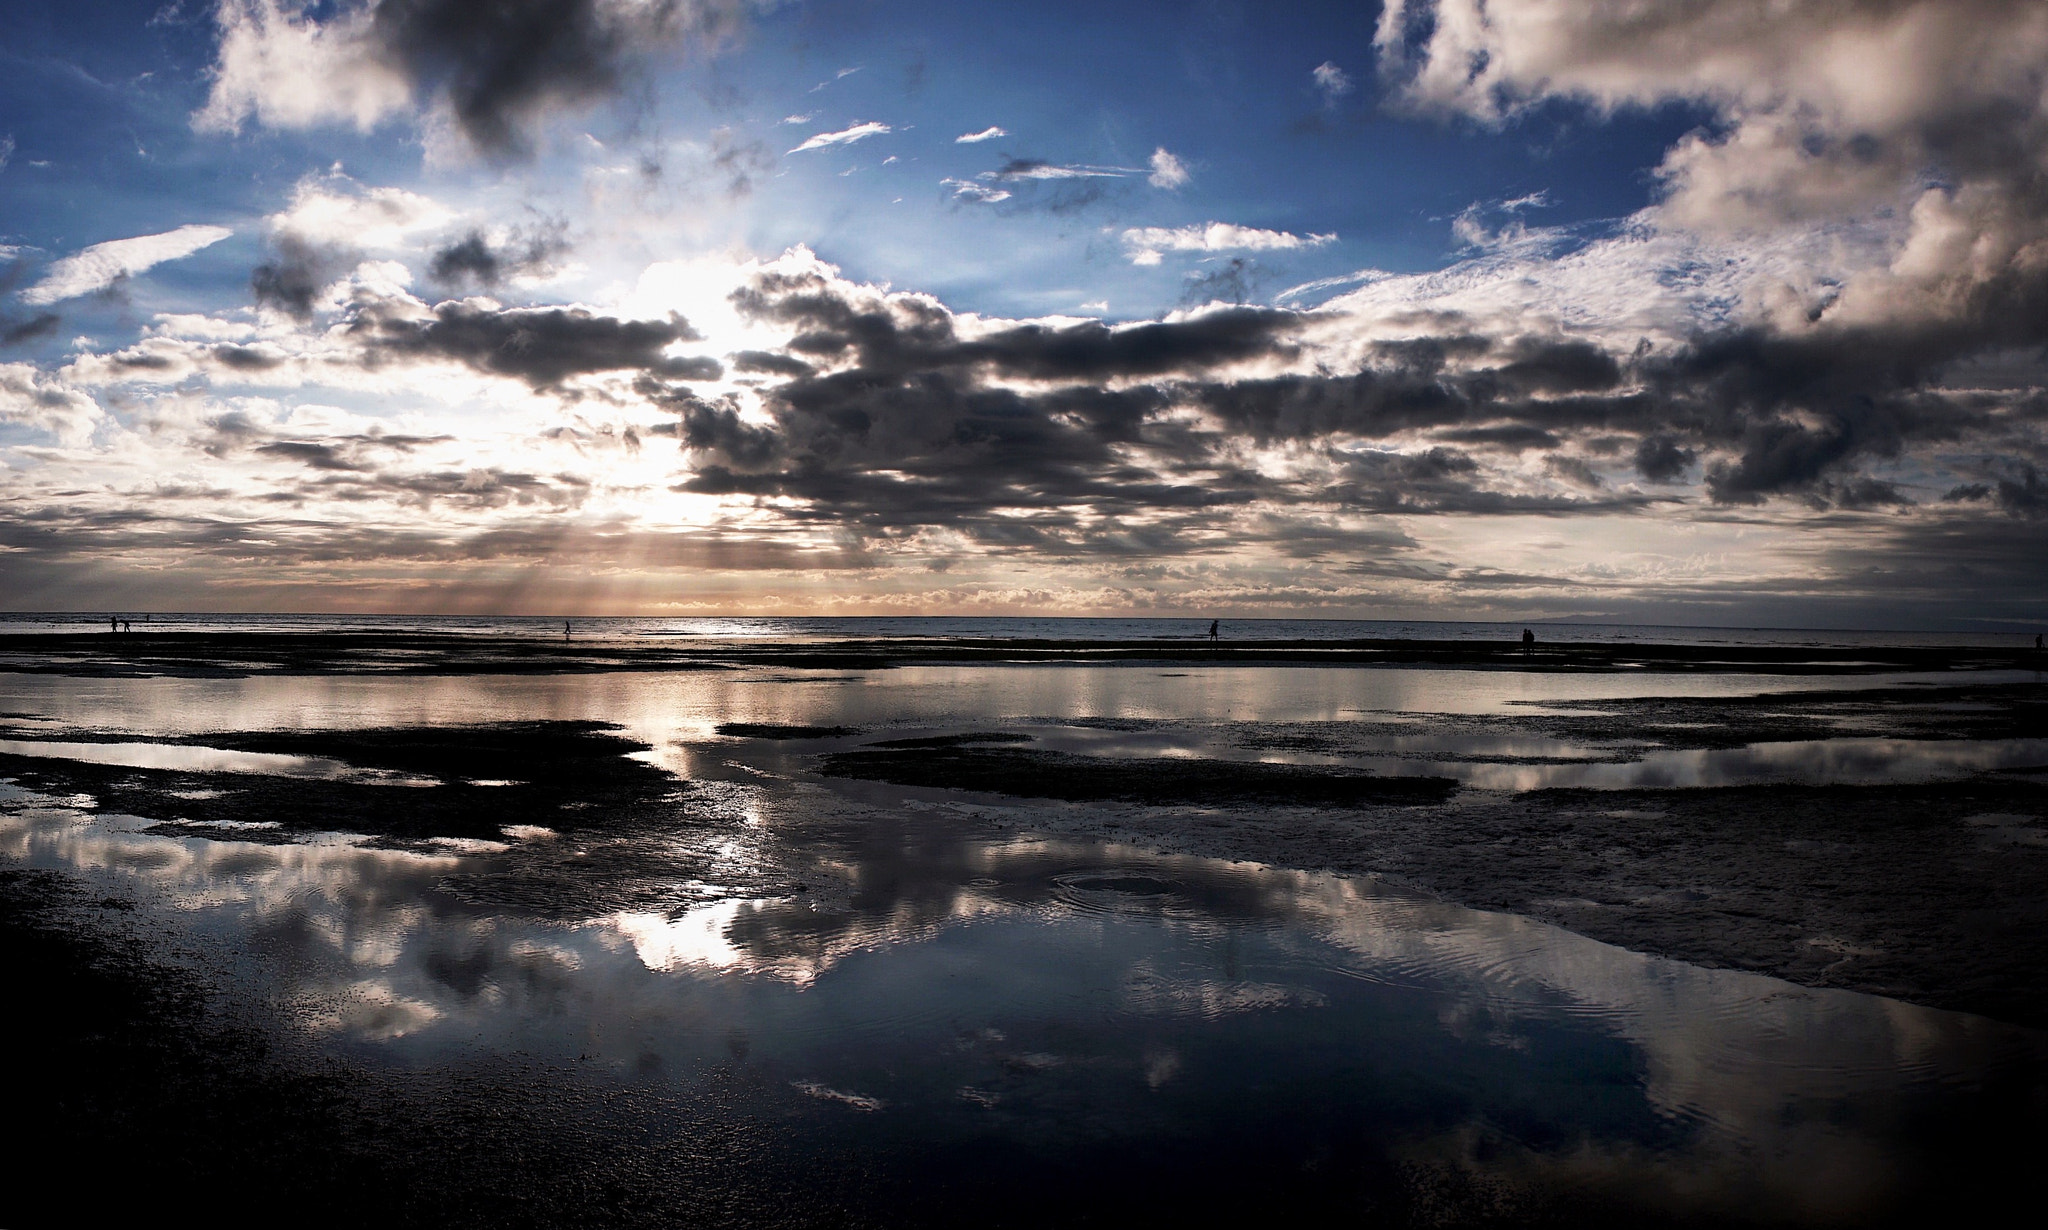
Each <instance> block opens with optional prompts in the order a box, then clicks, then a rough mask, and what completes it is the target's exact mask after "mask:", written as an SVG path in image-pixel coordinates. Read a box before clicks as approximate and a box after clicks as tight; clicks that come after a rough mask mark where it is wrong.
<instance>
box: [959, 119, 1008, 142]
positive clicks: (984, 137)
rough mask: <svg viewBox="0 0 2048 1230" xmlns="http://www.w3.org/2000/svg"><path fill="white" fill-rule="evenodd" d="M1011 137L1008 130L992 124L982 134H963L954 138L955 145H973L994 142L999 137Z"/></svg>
mask: <svg viewBox="0 0 2048 1230" xmlns="http://www.w3.org/2000/svg"><path fill="white" fill-rule="evenodd" d="M1009 135H1010V134H1009V132H1008V130H1006V129H1002V128H997V127H996V126H995V125H993V124H991V125H989V126H988V127H987V128H984V129H982V130H981V131H980V132H963V133H961V134H960V135H959V136H957V137H954V138H953V144H955V145H972V144H974V143H975V142H976V141H993V140H995V139H996V138H997V137H1007V136H1009Z"/></svg>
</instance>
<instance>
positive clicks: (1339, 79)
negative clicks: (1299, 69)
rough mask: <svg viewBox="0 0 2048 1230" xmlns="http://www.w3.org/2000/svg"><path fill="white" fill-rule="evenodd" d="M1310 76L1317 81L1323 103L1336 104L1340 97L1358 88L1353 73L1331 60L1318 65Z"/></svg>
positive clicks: (1318, 91) (1317, 89)
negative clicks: (1353, 80)
mask: <svg viewBox="0 0 2048 1230" xmlns="http://www.w3.org/2000/svg"><path fill="white" fill-rule="evenodd" d="M1309 78H1310V80H1312V81H1314V82H1315V87H1316V92H1317V93H1319V94H1321V95H1322V96H1323V103H1324V105H1326V106H1334V105H1335V104H1336V102H1337V100H1338V99H1340V98H1342V97H1344V96H1345V95H1346V94H1349V93H1350V92H1351V91H1352V90H1353V89H1355V88H1357V87H1356V86H1355V85H1354V84H1353V83H1352V80H1351V74H1349V73H1347V72H1345V71H1344V70H1343V69H1341V68H1339V67H1337V65H1336V63H1335V62H1334V61H1331V60H1324V61H1323V62H1322V63H1321V64H1318V65H1316V66H1315V70H1314V71H1313V72H1311V73H1310V74H1309Z"/></svg>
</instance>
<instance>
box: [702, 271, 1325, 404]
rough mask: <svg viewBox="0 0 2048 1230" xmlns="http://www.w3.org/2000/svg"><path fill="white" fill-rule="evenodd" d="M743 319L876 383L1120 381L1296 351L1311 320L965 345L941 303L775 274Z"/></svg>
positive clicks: (1105, 330)
mask: <svg viewBox="0 0 2048 1230" xmlns="http://www.w3.org/2000/svg"><path fill="white" fill-rule="evenodd" d="M732 299H733V303H734V305H735V306H736V307H738V308H739V310H740V311H741V313H742V314H744V315H746V316H749V317H751V318H753V319H756V320H765V321H773V322H775V323H778V324H783V325H788V326H790V327H792V328H793V329H794V330H795V335H794V337H793V338H792V340H791V343H790V349H792V350H796V351H798V352H800V353H803V354H808V355H813V356H817V357H820V358H834V357H839V356H843V355H845V354H846V353H847V352H849V351H851V352H852V358H853V362H854V363H855V365H856V366H857V367H858V368H859V369H860V370H861V371H863V372H865V373H868V374H869V375H870V376H889V377H894V376H899V375H902V374H905V373H909V372H920V371H922V372H936V371H943V370H948V369H958V368H970V367H986V368H987V369H989V370H990V371H991V372H992V373H993V374H996V375H1000V376H1010V377H1018V378H1023V379H1032V380H1113V379H1117V378H1127V379H1128V378H1140V377H1152V376H1161V375H1170V374H1193V373H1196V372H1199V371H1201V370H1203V369H1206V368H1210V367H1216V366H1221V365H1224V364H1229V363H1234V362H1241V361H1245V360H1251V359H1259V358H1287V357H1291V356H1293V355H1294V354H1296V353H1297V352H1298V350H1297V347H1296V346H1295V345H1294V344H1293V343H1292V342H1291V340H1290V338H1291V336H1292V335H1293V334H1294V333H1296V332H1298V331H1299V330H1300V329H1301V328H1302V327H1303V325H1304V324H1305V323H1307V321H1308V320H1309V319H1310V318H1309V317H1308V316H1306V315H1304V314H1303V313H1299V312H1291V311H1285V310H1281V309H1277V308H1251V307H1244V308H1235V309H1232V310H1229V311H1220V312H1210V313H1205V314H1203V315H1200V316H1196V317H1192V318H1189V319H1187V320H1183V321H1164V322H1155V323H1152V324H1145V325H1136V326H1131V327H1126V328H1121V329H1112V328H1111V327H1110V326H1108V325H1106V324H1103V323H1102V322H1100V321H1087V322H1083V323H1079V324H1072V325H1060V326H1051V325H1036V324H1029V325H1018V326H1015V327H1013V328H1010V329H1005V330H1000V331H997V332H994V333H990V334H985V335H983V336H980V337H976V338H972V339H965V338H962V337H960V336H959V335H958V333H957V332H956V330H955V328H954V322H953V314H952V313H951V312H949V311H947V310H946V309H945V308H944V307H942V306H940V305H938V304H937V303H935V302H932V301H930V300H925V299H919V298H913V297H909V296H898V297H896V298H894V299H890V300H888V301H886V302H883V301H879V300H864V301H856V300H854V299H853V298H851V297H849V296H847V295H846V294H843V293H840V292H839V290H838V289H837V288H836V287H834V286H832V285H831V284H830V283H828V282H826V281H825V280H824V279H822V278H819V277H815V276H807V275H787V274H780V273H769V274H764V275H761V276H759V277H757V278H756V279H755V280H754V282H753V283H752V284H751V285H749V286H746V287H743V288H741V289H740V290H738V291H736V292H734V294H733V296H732Z"/></svg>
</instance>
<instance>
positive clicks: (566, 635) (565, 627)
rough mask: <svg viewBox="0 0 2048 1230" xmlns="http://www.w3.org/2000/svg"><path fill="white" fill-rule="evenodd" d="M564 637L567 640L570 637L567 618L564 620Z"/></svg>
mask: <svg viewBox="0 0 2048 1230" xmlns="http://www.w3.org/2000/svg"><path fill="white" fill-rule="evenodd" d="M562 639H563V640H565V641H566V640H568V639H569V621H568V620H566V619H565V620H563V621H562Z"/></svg>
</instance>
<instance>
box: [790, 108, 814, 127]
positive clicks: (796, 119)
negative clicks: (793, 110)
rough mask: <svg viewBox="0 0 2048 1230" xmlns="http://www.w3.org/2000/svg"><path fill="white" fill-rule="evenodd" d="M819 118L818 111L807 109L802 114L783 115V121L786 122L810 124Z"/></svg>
mask: <svg viewBox="0 0 2048 1230" xmlns="http://www.w3.org/2000/svg"><path fill="white" fill-rule="evenodd" d="M817 118H818V116H817V113H816V112H814V111H806V112H804V113H803V114H802V115H785V116H783V117H782V122H783V123H785V124H808V123H810V122H811V121H812V120H814V119H817Z"/></svg>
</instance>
